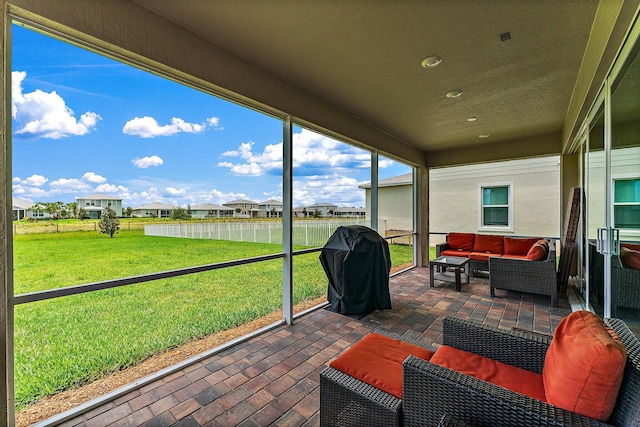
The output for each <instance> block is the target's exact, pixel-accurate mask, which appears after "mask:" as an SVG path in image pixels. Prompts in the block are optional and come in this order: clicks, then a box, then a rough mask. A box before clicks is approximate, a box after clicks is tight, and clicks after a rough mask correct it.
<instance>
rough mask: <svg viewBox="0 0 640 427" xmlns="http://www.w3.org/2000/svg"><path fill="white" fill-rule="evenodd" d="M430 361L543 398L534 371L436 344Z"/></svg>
mask: <svg viewBox="0 0 640 427" xmlns="http://www.w3.org/2000/svg"><path fill="white" fill-rule="evenodd" d="M431 363H435V364H437V365H440V366H442V367H445V368H449V369H451V370H454V371H457V372H460V373H463V374H466V375H469V376H472V377H475V378H478V379H479V380H483V381H487V382H490V383H492V384H495V385H497V386H500V387H504V388H507V389H509V390H511V391H515V392H516V393H520V394H524V395H526V396H529V397H532V398H534V399H537V400H541V401H543V402H544V401H545V396H544V384H543V382H542V375H540V374H537V373H535V372H531V371H527V370H526V369H522V368H518V367H515V366H511V365H508V364H506V363H502V362H499V361H497V360H493V359H490V358H488V357H484V356H480V355H477V354H475V353H470V352H468V351H464V350H459V349H457V348H454V347H449V346H447V345H443V346H441V347H440V348H438V350H437V351H436V352H435V354H434V355H433V357H432V358H431Z"/></svg>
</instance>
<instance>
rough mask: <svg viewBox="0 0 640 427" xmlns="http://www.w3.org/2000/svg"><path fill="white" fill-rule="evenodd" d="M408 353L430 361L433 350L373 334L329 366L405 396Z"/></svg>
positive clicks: (391, 392)
mask: <svg viewBox="0 0 640 427" xmlns="http://www.w3.org/2000/svg"><path fill="white" fill-rule="evenodd" d="M409 355H413V356H416V357H419V358H421V359H424V360H429V359H431V356H433V351H431V350H427V349H426V348H422V347H420V346H417V345H413V344H409V343H406V342H403V341H399V340H396V339H393V338H389V337H386V336H384V335H380V334H373V333H372V334H367V335H366V336H365V337H364V338H362V339H361V340H360V341H358V342H357V343H356V344H354V346H353V347H351V348H350V349H349V350H347V351H346V352H344V353H343V354H341V355H340V356H339V357H338V358H337V359H335V360H334V361H333V362H331V363H330V364H329V366H331V367H332V368H334V369H337V370H339V371H342V372H344V373H345V374H349V375H351V376H352V377H354V378H357V379H359V380H360V381H363V382H365V383H367V384H369V385H372V386H374V387H376V388H379V389H380V390H382V391H385V392H387V393H389V394H391V395H393V396H395V397H397V398H398V399H402V362H404V359H406V358H407V356H409Z"/></svg>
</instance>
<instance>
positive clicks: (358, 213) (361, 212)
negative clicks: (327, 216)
mask: <svg viewBox="0 0 640 427" xmlns="http://www.w3.org/2000/svg"><path fill="white" fill-rule="evenodd" d="M333 216H334V217H338V218H364V217H365V216H366V209H365V208H354V207H337V208H335V209H334V210H333Z"/></svg>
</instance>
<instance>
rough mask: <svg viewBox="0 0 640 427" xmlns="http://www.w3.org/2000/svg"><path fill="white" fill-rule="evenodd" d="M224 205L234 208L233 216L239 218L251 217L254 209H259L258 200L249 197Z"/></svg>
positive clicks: (224, 204)
mask: <svg viewBox="0 0 640 427" xmlns="http://www.w3.org/2000/svg"><path fill="white" fill-rule="evenodd" d="M222 206H226V207H228V208H231V209H233V211H234V214H233V216H234V217H239V218H251V211H252V209H258V204H257V203H256V202H252V201H251V200H247V199H240V200H233V201H231V202H228V203H223V204H222Z"/></svg>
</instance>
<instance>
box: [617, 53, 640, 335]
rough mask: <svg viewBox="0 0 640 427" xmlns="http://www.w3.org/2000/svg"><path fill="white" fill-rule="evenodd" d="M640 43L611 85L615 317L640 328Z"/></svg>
mask: <svg viewBox="0 0 640 427" xmlns="http://www.w3.org/2000/svg"><path fill="white" fill-rule="evenodd" d="M639 51H640V43H636V46H635V47H634V48H633V49H632V50H631V51H630V53H629V55H628V57H627V59H626V60H625V61H624V63H623V64H622V66H621V67H620V68H619V71H618V73H617V75H616V77H615V79H614V80H613V82H612V84H611V155H610V157H611V160H610V161H611V187H610V189H611V199H612V203H611V206H610V208H611V213H610V215H611V228H612V229H613V230H614V232H615V233H616V235H619V242H618V244H617V246H616V247H615V248H614V253H613V255H612V258H611V315H612V316H613V317H621V318H624V319H625V320H627V321H631V322H637V323H640V270H639V268H640V55H639V54H638V52H639Z"/></svg>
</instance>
